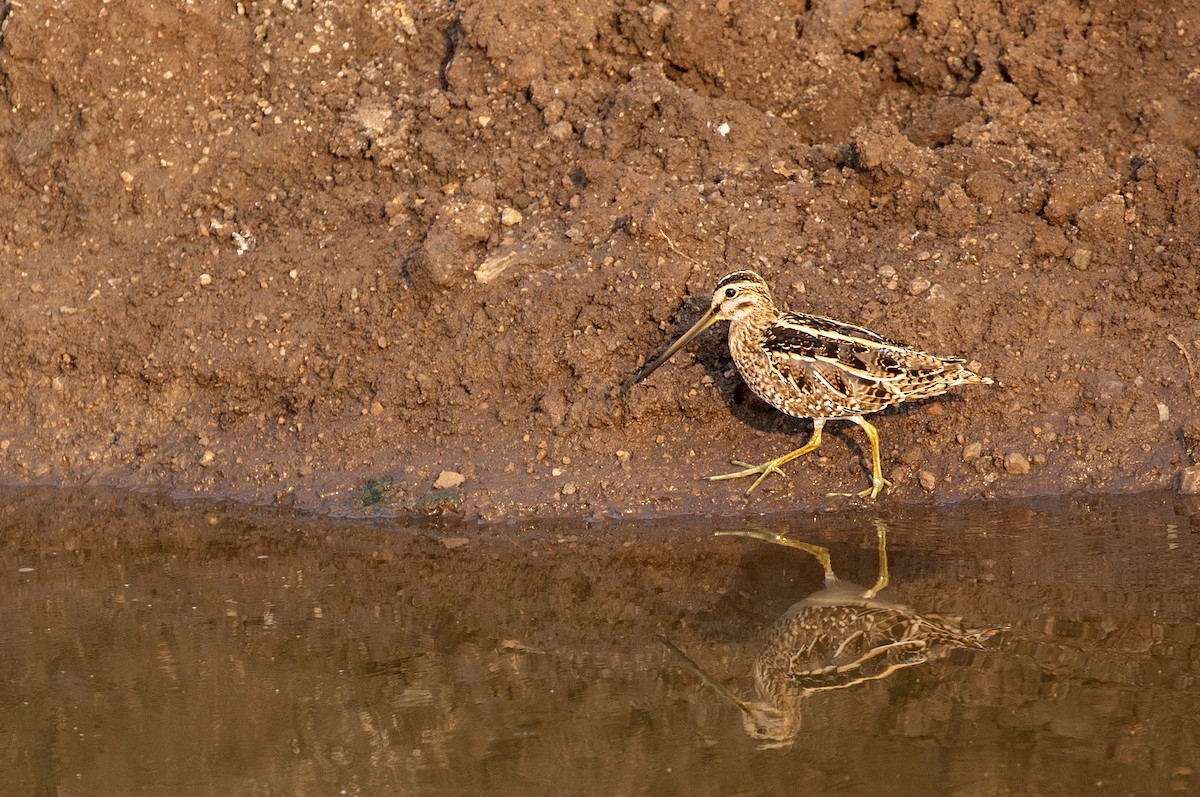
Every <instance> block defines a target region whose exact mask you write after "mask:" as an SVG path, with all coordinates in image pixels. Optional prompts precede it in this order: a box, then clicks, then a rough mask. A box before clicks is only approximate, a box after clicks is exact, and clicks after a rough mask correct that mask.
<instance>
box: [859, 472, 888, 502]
mask: <svg viewBox="0 0 1200 797" xmlns="http://www.w3.org/2000/svg"><path fill="white" fill-rule="evenodd" d="M891 486H892V483H891V482H890V481H888V480H887V479H885V478H883V477H882V476H880V477H878V478H875V479H872V480H871V486H870V487H868V488H867V489H865V490H863V491H862V492H861V493H857V495H858V497H859V498H870V499H872V500H874V499H875V496H877V495H879V494H880V493H881V492H883V488H884V487H891Z"/></svg>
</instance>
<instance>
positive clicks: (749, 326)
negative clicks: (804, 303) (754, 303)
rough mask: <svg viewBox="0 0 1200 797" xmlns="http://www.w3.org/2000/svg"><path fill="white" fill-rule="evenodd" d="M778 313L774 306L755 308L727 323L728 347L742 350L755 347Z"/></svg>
mask: <svg viewBox="0 0 1200 797" xmlns="http://www.w3.org/2000/svg"><path fill="white" fill-rule="evenodd" d="M778 320H779V311H778V310H776V309H775V307H774V306H770V305H769V306H766V307H755V308H754V309H752V310H750V311H749V312H747V313H744V314H742V315H739V316H738V317H736V318H733V319H731V320H730V322H729V345H730V347H733V346H735V345H736V346H738V347H740V348H743V349H748V348H750V347H754V346H757V345H758V344H759V343H761V342H762V339H763V336H764V335H765V334H766V332H767V330H768V329H770V328H771V327H772V326H773V325H774V324H775V322H776V321H778Z"/></svg>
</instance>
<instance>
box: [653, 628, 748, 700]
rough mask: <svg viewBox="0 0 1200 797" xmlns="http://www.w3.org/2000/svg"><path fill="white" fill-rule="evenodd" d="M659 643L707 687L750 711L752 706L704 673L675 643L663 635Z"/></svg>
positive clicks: (660, 635) (659, 638)
mask: <svg viewBox="0 0 1200 797" xmlns="http://www.w3.org/2000/svg"><path fill="white" fill-rule="evenodd" d="M658 641H659V642H661V643H663V644H664V645H666V646H667V648H668V649H669V650H670V651H671V652H672V653H674V654H675V655H676V656H677V657H678V658H679V660H680V661H682V662H683V663H684V664H685V665H687V668H688V669H689V670H691V671H692V672H694V673H696V676H697V677H698V678H699V679H700V680H701V681H703V682H704V685H705V686H708V687H711V688H712V690H713V691H714V692H716V693H717V694H718V695H720V696H721V697H723V698H725V699H726V700H728V701H729V702H730V703H732V704H733V705H735V706H737V707H738V708H740V709H741V710H742V711H750V705H749V704H748V703H747V702H746V701H745V700H742V699H741V698H740V697H738V696H737V695H735V694H734V693H733V692H731V691H729V689H728V688H727V687H726V686H725V684H722V683H718V682H717V681H716V680H715V679H714V678H713V677H712V676H711V675H709V674H708V673H706V672H705V671H704V670H703V669H702V668H701V667H700V665H699V664H697V663H696V662H694V661H692V660H691V658H689V657H688V655H687V654H686V653H684V652H683V651H682V650H680V649H679V648H677V647H675V643H674V642H672V641H671V640H669V639H667V638H666V637H665V636H663V635H662V634H659V635H658Z"/></svg>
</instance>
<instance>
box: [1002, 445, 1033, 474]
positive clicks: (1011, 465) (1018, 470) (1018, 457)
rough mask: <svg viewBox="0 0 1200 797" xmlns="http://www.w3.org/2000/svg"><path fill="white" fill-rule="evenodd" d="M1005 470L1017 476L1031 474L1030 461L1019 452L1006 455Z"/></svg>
mask: <svg viewBox="0 0 1200 797" xmlns="http://www.w3.org/2000/svg"><path fill="white" fill-rule="evenodd" d="M1004 469H1005V470H1006V471H1008V472H1009V473H1012V474H1015V475H1017V476H1023V475H1024V474H1026V473H1029V459H1028V458H1027V457H1026V456H1025V455H1024V454H1021V453H1019V452H1017V451H1014V452H1012V453H1010V454H1005V455H1004Z"/></svg>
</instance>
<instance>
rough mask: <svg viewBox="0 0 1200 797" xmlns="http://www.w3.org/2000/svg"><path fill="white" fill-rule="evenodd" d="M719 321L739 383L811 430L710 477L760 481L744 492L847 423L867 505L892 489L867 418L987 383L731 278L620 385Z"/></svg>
mask: <svg viewBox="0 0 1200 797" xmlns="http://www.w3.org/2000/svg"><path fill="white" fill-rule="evenodd" d="M719 321H728V322H729V352H730V354H731V355H732V356H733V362H734V365H736V366H737V370H738V373H740V374H741V376H742V380H743V381H744V382H745V383H746V385H747V386H748V387H749V388H750V390H752V391H753V392H754V393H755V395H757V396H758V397H759V398H761V399H762V400H763V401H765V402H767V403H768V404H770V405H771V406H772V407H774V408H775V409H777V410H780V411H781V412H784V413H786V414H787V415H791V416H793V417H796V418H809V419H811V420H812V422H813V431H812V435H811V436H810V437H809V440H808V442H807V443H805V444H804V445H803V446H801V447H800V448H797V449H796V450H794V451H792V452H790V453H787V454H784V455H783V456H781V457H776V458H775V459H771V460H768V461H766V462H764V463H762V464H760V465H751V464H749V463H747V462H742V461H740V460H733V464H734V465H737V466H739V467H742V468H744V470H740V471H736V472H733V473H725V474H721V475H718V476H710V477H709V479H710V480H712V481H720V480H723V479H740V478H744V477H747V476H758V478H757V479H755V481H754V483H753V484H751V485H750V488H749V489H748V490H746V494H747V495H749V494H750V493H752V492H754V489H755V488H756V487H758V486H759V485H760V484H761V483H762V482H763V480H764V479H766V478H767V476H769V475H771V474H772V473H778V474H781V475H782V474H783V471H782V470H781V468H782V467H783V465H785V464H787V463H788V462H791V461H792V460H794V459H796V458H797V457H801V456H803V455H805V454H808V453H809V452H811V451H815V450H816V449H817V448H818V447H819V446H820V445H821V433H822V430H823V429H824V427H825V423H826V421H831V420H848V421H853V422H854V423H856V424H858V425H859V426H860V427H862V429H863V431H864V432H866V434H867V438H868V439H869V440H870V442H871V486H870V487H869V488H867V489H866V490H863V491H862V492H860V493H858V495H859V496H860V497H862V498H868V497H869V498H871V499H874V498H875V497H876V496H878V495H879V493H880V492H881V491H882V490H883V488H884V487H885V486H890V484H891V483H890V482H889V481H887V480H886V479H884V477H883V467H882V464H881V463H880V456H879V432H878V431H877V430H876V428H875V426H874V425H873V424H871V423H870V422H869V421H868V420H867V419H866V418H865V416H867V415H870V414H871V413H875V412H879V411H880V410H884V409H887V408H888V407H894V406H896V405H897V404H901V403H903V402H905V401H913V400H916V399H924V398H929V397H931V396H938V395H941V394H943V393H945V392H946V391H948V390H950V389H951V388H953V387H956V386H958V385H990V384H994V381H993V380H992V379H991V378H989V377H986V376H980V375H978V374H976V373H974V372H973V371H971V370H970V369H968V368H967V367H966V365H965V364H964V363H965V360H963V359H962V358H959V357H940V356H937V355H934V354H928V353H926V352H923V351H920V350H919V349H916V348H914V347H912V346H909V345H907V344H905V343H901V342H899V341H896V340H892V339H889V338H886V337H884V336H883V335H880V334H879V333H877V332H874V331H872V330H870V329H867V328H865V327H861V326H856V325H854V324H848V323H846V322H844V321H838V320H836V319H833V318H826V317H824V316H819V315H809V314H807V313H797V312H791V311H786V310H780V309H779V308H778V307H776V305H775V301H774V299H773V298H772V297H771V289H770V288H769V287H768V286H767V283H766V280H764V279H763V278H762V277H761V276H760V275H759V274H757V273H756V272H754V271H750V270H741V271H734V272H733V273H731V274H727V275H725V276H724V277H722V278H721V279H720V280H719V281H718V282H717V286H716V289H715V290H714V291H713V298H712V303H711V305H710V306H709V308H708V310H706V311H705V313H704V315H702V316H701V317H700V320H698V321H697V322H696V323H695V324H693V325H692V327H691V328H690V329H689V330H687V331H686V332H684V333H683V334H682V335H680V336H679V338H678V339H677V340H676V341H675V342H674V343H672V344H671V345H670V346H668V347H667V349H666V350H665V351H664V352H663V353H662V354H660V355H659V356H658V357H656V358H654V359H653V360H651V361H650V362H648V363H647V364H646V365H644V366H643V367H642V368H641V369H640V370H639V371H638V372H637V373H636V374H634V376H633V377H632V378H630V379H628V380H626V382H625V384H624V385H623V386H622V387H623V388H624V389H628V388H629V387H630V386H632V385H634V384H637V383H639V382H642V381H644V380H645V379H646V378H647V377H648V376H650V374H651V373H653V372H654V371H655V370H656V369H657V368H658V367H659V366H660V365H662V364H663V363H665V362H666V361H667V360H669V359H671V357H672V356H673V355H674V354H675V353H676V352H677V351H679V350H680V349H681V348H683V347H684V346H685V345H687V344H688V343H689V342H691V341H692V340H693V339H694V338H695V337H696V336H697V335H699V334H700V333H701V332H703V331H704V330H706V329H708V328H709V327H710V326H712V325H713V324H715V323H717V322H719Z"/></svg>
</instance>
